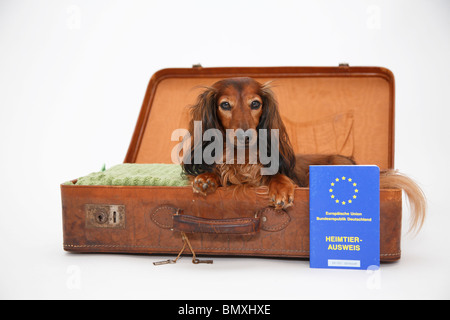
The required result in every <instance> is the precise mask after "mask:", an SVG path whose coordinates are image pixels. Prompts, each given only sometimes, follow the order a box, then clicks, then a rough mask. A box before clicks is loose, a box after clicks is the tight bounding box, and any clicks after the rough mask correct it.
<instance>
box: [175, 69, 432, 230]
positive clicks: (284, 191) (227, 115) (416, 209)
mask: <svg viewBox="0 0 450 320" xmlns="http://www.w3.org/2000/svg"><path fill="white" fill-rule="evenodd" d="M194 121H201V129H202V132H201V133H202V134H203V133H204V132H205V131H206V130H208V129H218V130H220V132H221V133H222V136H223V137H224V138H223V139H224V140H227V139H228V141H231V142H233V143H234V145H235V147H236V148H237V145H239V142H240V143H241V144H240V145H241V146H244V148H246V149H248V148H249V142H248V141H247V140H245V139H246V136H243V135H242V132H243V131H245V132H253V133H254V135H256V137H255V136H251V135H250V136H247V138H248V140H252V138H256V140H257V141H259V140H260V139H262V137H261V136H260V134H258V133H259V130H260V129H266V130H267V133H268V134H267V136H266V137H265V140H266V141H265V144H264V145H265V146H266V148H267V150H264V151H265V152H266V154H270V152H271V146H272V145H271V143H272V140H271V134H272V133H271V132H272V129H277V130H276V131H277V134H278V154H279V157H278V162H277V163H278V167H277V168H276V169H277V170H276V173H275V174H272V175H262V174H261V169H262V168H264V167H266V166H267V164H266V165H263V164H262V163H261V162H260V161H258V162H256V163H250V161H248V160H249V156H250V155H249V154H250V152H248V153H249V154H247V153H246V154H245V161H244V162H243V163H242V162H241V163H238V161H236V155H235V154H236V152H233V156H234V159H233V161H230V159H229V158H227V159H225V156H229V150H227V151H226V150H224V151H223V156H224V159H223V161H222V162H221V163H211V164H208V163H206V162H204V161H202V162H201V163H191V161H190V163H187V162H186V161H185V162H184V163H183V169H184V172H185V174H186V175H187V176H188V177H189V178H190V179H191V181H192V185H193V190H194V192H197V193H201V194H204V195H207V194H209V193H212V192H214V191H215V190H216V189H217V188H218V187H220V186H230V185H245V186H251V187H258V186H268V188H269V199H270V204H271V205H272V206H274V207H275V208H277V209H281V208H286V207H289V206H292V205H293V201H294V188H295V186H296V185H297V186H299V187H307V186H308V184H309V166H310V165H354V164H355V162H354V161H353V160H352V159H350V158H347V157H344V156H340V155H295V154H294V151H293V148H292V146H291V143H290V141H289V137H288V135H287V133H286V129H285V126H284V124H283V122H282V120H281V116H280V113H279V111H278V106H277V102H276V100H275V98H274V95H273V93H272V91H271V89H270V87H269V85H267V84H266V85H263V84H260V83H259V82H257V81H255V80H254V79H251V78H230V79H224V80H221V81H218V82H216V83H214V84H213V85H212V86H211V87H208V88H206V90H205V91H204V92H203V93H201V94H200V95H199V97H198V100H197V102H196V104H195V105H194V106H193V107H192V109H191V121H190V126H189V131H190V133H191V136H193V135H194ZM238 129H242V131H235V130H238ZM230 130H231V131H232V132H235V135H234V136H230V134H229V132H230ZM224 142H225V141H224ZM209 144H210V141H202V142H201V143H197V144H195V143H193V144H191V146H192V147H191V152H190V155H189V156H190V159H192V158H193V157H194V154H195V153H196V152H198V151H203V150H204V149H205V148H207V147H208V145H209ZM223 145H224V146H225V143H224V144H223ZM224 149H225V147H224ZM258 153H261V149H259V150H258ZM257 159H260V158H259V157H257ZM380 187H382V188H391V187H395V188H401V189H403V190H404V191H405V192H406V195H407V196H408V198H409V201H410V205H411V209H412V210H413V213H414V215H413V224H412V226H413V227H419V228H420V226H421V225H422V224H423V220H424V217H425V208H426V202H425V197H424V195H423V192H422V191H421V190H420V188H419V187H418V186H417V185H416V184H415V183H414V182H413V181H412V180H411V179H409V178H408V177H405V176H403V175H400V174H398V173H397V172H395V171H392V170H389V171H384V172H382V173H381V176H380Z"/></svg>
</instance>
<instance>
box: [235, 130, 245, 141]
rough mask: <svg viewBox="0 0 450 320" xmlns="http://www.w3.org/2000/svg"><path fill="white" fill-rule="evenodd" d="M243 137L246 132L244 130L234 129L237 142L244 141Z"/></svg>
mask: <svg viewBox="0 0 450 320" xmlns="http://www.w3.org/2000/svg"><path fill="white" fill-rule="evenodd" d="M245 137H246V134H245V132H244V130H237V131H236V138H237V139H238V141H239V142H241V143H245Z"/></svg>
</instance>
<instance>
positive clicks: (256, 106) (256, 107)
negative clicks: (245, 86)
mask: <svg viewBox="0 0 450 320" xmlns="http://www.w3.org/2000/svg"><path fill="white" fill-rule="evenodd" d="M260 106H261V102H259V101H258V100H254V101H252V103H251V108H252V109H258V108H259V107H260Z"/></svg>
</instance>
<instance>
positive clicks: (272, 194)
mask: <svg viewBox="0 0 450 320" xmlns="http://www.w3.org/2000/svg"><path fill="white" fill-rule="evenodd" d="M294 188H295V186H294V183H293V182H292V181H291V179H289V178H288V177H286V176H285V175H283V174H277V175H276V176H274V177H273V178H272V179H271V180H270V182H269V199H270V205H271V206H273V207H275V209H285V208H287V207H290V206H292V205H293V204H294Z"/></svg>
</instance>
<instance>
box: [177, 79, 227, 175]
mask: <svg viewBox="0 0 450 320" xmlns="http://www.w3.org/2000/svg"><path fill="white" fill-rule="evenodd" d="M216 100H217V91H216V90H215V89H214V88H212V87H206V89H205V90H204V91H203V92H202V93H201V94H200V95H199V96H198V98H197V101H196V103H195V104H194V105H193V106H192V107H191V114H190V115H191V120H190V122H189V133H190V139H191V150H190V159H189V161H186V155H184V159H183V164H182V166H183V170H184V173H185V174H187V175H192V176H197V175H199V174H201V173H204V172H210V171H211V170H212V166H213V165H208V164H206V163H205V162H204V161H203V159H202V161H201V163H195V162H196V161H195V154H199V153H203V149H204V148H205V147H206V146H207V145H208V144H210V143H211V142H210V141H205V142H203V139H202V138H203V133H204V132H205V131H206V130H208V129H213V128H215V129H221V124H220V122H219V121H218V119H217V110H216V108H217V107H216ZM195 121H198V122H201V132H194V131H195V126H194V124H195ZM195 135H201V136H200V137H198V139H197V140H198V143H197V145H195V141H194V136H195Z"/></svg>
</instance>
